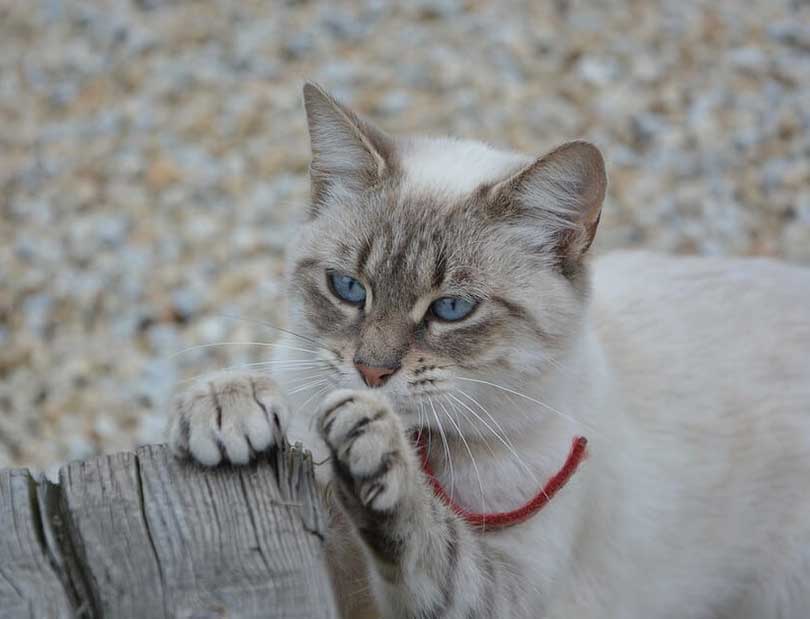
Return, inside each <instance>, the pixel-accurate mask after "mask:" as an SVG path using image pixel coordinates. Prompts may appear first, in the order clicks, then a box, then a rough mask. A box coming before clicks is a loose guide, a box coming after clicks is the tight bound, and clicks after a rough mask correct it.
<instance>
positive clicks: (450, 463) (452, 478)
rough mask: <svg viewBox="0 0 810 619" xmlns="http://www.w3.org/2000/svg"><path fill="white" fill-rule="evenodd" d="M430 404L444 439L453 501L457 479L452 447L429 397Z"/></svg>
mask: <svg viewBox="0 0 810 619" xmlns="http://www.w3.org/2000/svg"><path fill="white" fill-rule="evenodd" d="M428 403H429V404H430V408H431V409H432V410H433V418H434V419H435V420H436V426H437V427H438V429H439V435H440V436H441V438H442V444H443V445H444V456H445V458H446V459H447V465H448V467H449V468H450V499H451V500H452V499H453V491H454V489H455V483H456V477H455V473H454V472H453V458H452V457H451V456H450V446H449V445H448V443H447V436H446V435H445V433H444V428H443V427H442V422H441V421H440V420H439V415H438V413H437V412H436V407H435V406H434V405H433V398H431V397H428Z"/></svg>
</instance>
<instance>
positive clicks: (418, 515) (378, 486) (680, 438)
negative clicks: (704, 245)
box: [172, 87, 810, 619]
mask: <svg viewBox="0 0 810 619" xmlns="http://www.w3.org/2000/svg"><path fill="white" fill-rule="evenodd" d="M307 107H308V113H309V116H310V131H311V133H312V137H313V151H314V161H313V195H314V204H315V208H314V215H313V217H312V219H311V221H310V222H309V223H308V224H307V225H306V226H305V227H304V229H303V230H302V234H301V236H300V238H299V239H298V240H297V241H296V242H295V243H294V244H293V245H292V248H291V254H290V271H289V278H290V283H291V297H292V299H293V301H292V303H291V307H292V310H293V311H292V312H291V325H290V327H291V329H292V330H293V331H295V332H296V333H297V334H299V335H295V336H293V335H288V336H286V337H285V338H283V341H282V346H284V347H283V348H279V349H278V353H277V355H276V362H277V363H278V365H277V367H278V370H279V371H277V372H276V380H275V382H276V383H278V384H279V387H276V386H275V385H274V384H273V383H272V382H270V381H268V380H267V379H266V378H264V377H255V376H254V377H247V378H245V377H236V378H234V377H230V376H220V377H217V378H215V379H214V380H212V381H206V382H204V383H202V385H201V386H198V387H196V388H192V390H190V392H188V393H187V394H185V395H182V396H181V397H180V398H179V400H178V414H177V415H176V416H175V423H174V425H173V428H174V429H173V435H172V442H173V444H174V445H175V447H176V448H178V450H179V451H181V452H184V453H186V452H190V453H191V454H192V455H193V456H194V457H195V458H197V459H198V460H200V461H203V462H206V463H210V464H214V463H216V462H217V461H219V460H220V459H221V457H222V456H227V457H228V458H230V459H231V460H234V461H244V460H246V459H247V458H248V457H249V455H250V452H249V448H250V447H254V448H261V447H263V446H264V445H266V444H268V443H270V442H271V441H273V440H279V436H280V435H281V430H282V427H283V430H284V431H286V434H287V436H288V437H289V438H291V439H292V440H296V439H297V440H303V441H304V442H305V444H306V445H307V446H308V447H310V448H311V449H312V450H313V451H314V452H315V459H316V460H320V459H321V458H323V457H331V462H330V463H329V464H328V465H324V466H321V467H319V469H318V474H319V476H320V477H321V478H322V479H323V481H324V482H327V481H328V480H330V479H334V482H335V484H334V487H335V488H336V493H335V495H336V498H337V502H338V503H339V504H340V506H341V509H340V510H338V511H337V512H336V514H335V529H334V531H333V534H332V535H331V537H330V540H329V541H330V543H329V546H330V549H331V551H332V554H333V558H334V559H335V564H336V565H337V566H339V568H338V571H342V572H343V574H342V575H341V577H339V578H338V589H339V597H340V598H341V599H342V602H343V603H344V604H345V605H347V606H348V607H349V608H350V609H351V610H347V611H346V616H350V617H358V616H360V615H361V613H362V612H365V611H362V610H361V609H362V608H364V607H366V606H368V602H369V600H364V597H367V596H366V595H365V594H364V593H363V592H364V591H365V587H364V584H363V582H364V580H365V578H366V574H368V577H369V580H370V584H371V590H372V591H373V592H374V593H375V597H376V605H377V606H378V607H379V608H380V609H382V612H383V614H384V615H385V616H393V617H414V618H415V617H448V618H454V617H459V618H462V617H482V618H483V617H498V618H501V617H503V618H507V617H520V618H527V619H528V618H537V617H541V618H547V619H570V618H572V617H576V618H577V619H589V618H594V619H595V618H597V617H598V618H617V619H636V618H639V619H640V618H642V617H643V618H647V617H661V618H669V617H672V618H676V617H677V618H678V619H688V618H693V619H709V618H717V619H725V618H729V619H731V618H732V617H733V618H735V619H736V618H739V619H755V618H756V619H760V618H766V617H767V618H770V617H781V618H785V619H802V618H804V617H807V616H808V613H810V492H807V488H808V486H810V482H808V479H810V476H809V475H808V474H810V362H808V357H810V273H809V272H808V271H806V270H802V269H799V268H795V267H788V266H785V265H781V264H778V263H775V262H770V261H763V260H721V259H698V258H680V259H678V258H666V257H660V256H655V255H652V254H647V253H640V252H636V253H620V254H614V255H612V256H607V257H604V258H601V259H599V260H597V261H595V263H594V264H593V266H592V269H591V277H590V279H591V280H592V286H590V287H589V284H588V279H589V277H588V273H587V271H586V270H585V268H584V267H583V266H582V255H583V254H584V252H585V251H586V250H587V247H588V246H589V245H590V241H591V239H592V237H593V232H594V231H595V228H596V223H597V222H598V216H599V205H601V200H602V195H603V193H604V174H603V172H602V171H601V159H599V158H598V153H597V154H595V153H594V151H592V150H590V149H591V148H592V147H587V145H580V144H579V143H574V144H572V145H569V146H566V147H563V148H562V149H559V150H558V151H555V152H554V153H552V154H551V155H548V156H546V157H544V158H542V159H540V160H538V161H536V162H533V161H532V160H530V159H527V158H524V157H522V156H520V155H513V154H508V153H499V152H497V151H491V150H489V149H487V148H485V147H483V146H480V145H477V144H475V143H464V142H441V141H439V142H430V141H411V142H407V143H395V142H392V141H389V138H387V136H385V135H384V134H380V133H378V132H377V130H375V129H373V128H372V127H370V126H368V125H366V124H364V123H362V121H359V120H358V119H356V118H355V117H354V116H352V115H351V113H350V112H348V110H345V108H342V107H340V106H338V105H337V104H336V103H335V102H334V101H331V100H330V99H329V98H328V97H326V96H325V95H324V94H323V93H322V92H321V91H318V90H317V89H314V88H312V87H310V90H309V91H308V92H307ZM386 175H390V176H391V177H395V178H396V180H395V181H391V182H390V183H389V182H388V181H386V179H387V178H388V176H386ZM380 179H382V181H381V182H378V181H380ZM503 179H507V180H503ZM482 186H483V187H484V189H483V190H482V189H480V188H481V187H482ZM324 272H326V273H327V275H326V276H325V277H324V275H323V273H324ZM333 272H338V273H341V274H342V273H349V274H350V275H351V277H350V278H349V279H352V278H357V279H353V280H352V281H354V282H355V284H357V285H359V282H360V281H362V282H363V285H364V286H365V287H364V288H363V295H362V296H363V298H362V299H361V300H360V301H359V302H355V299H354V297H352V296H351V295H354V294H356V293H357V291H358V289H357V288H356V287H354V286H355V284H351V282H349V280H339V281H338V280H329V278H330V277H331V276H330V275H329V273H333ZM330 281H331V283H330ZM347 282H349V283H348V284H347ZM344 285H348V288H345V290H344V289H343V288H340V290H335V286H341V287H342V286H344ZM330 286H331V290H330ZM387 286H390V288H389V287H387ZM366 288H367V289H368V290H366ZM448 290H449V291H450V292H449V293H448ZM431 291H433V292H431ZM470 291H472V292H470ZM344 293H345V295H344ZM467 293H469V294H470V296H471V297H472V298H474V299H475V307H474V309H473V310H470V311H469V314H468V315H464V316H462V317H461V318H460V319H456V318H455V315H453V316H454V318H453V319H452V320H450V321H440V320H437V319H436V318H435V317H434V316H432V315H431V314H430V312H433V311H434V310H433V309H432V308H433V307H434V305H433V303H435V302H436V301H435V299H436V298H445V297H442V296H441V295H445V294H453V295H456V296H454V297H451V298H456V299H461V298H462V297H463V295H465V294H467ZM335 295H344V300H346V299H350V300H351V302H349V303H343V304H342V305H341V303H342V302H341V303H336V302H335V299H334V296H335ZM465 298H466V297H465ZM358 303H359V304H360V309H358V307H356V306H357V305H358ZM353 305H354V306H353ZM459 307H463V304H460V305H459ZM429 308H431V309H429ZM446 309H447V308H440V307H436V309H435V311H437V312H439V311H441V312H444V311H445V310H446ZM456 310H457V308H456V306H455V305H453V311H456ZM423 315H424V316H426V317H427V316H431V317H430V318H424V319H423V318H422V316H423ZM301 335H303V338H302V337H300V336H301ZM304 338H306V339H304ZM352 360H354V363H355V365H356V368H357V369H355V368H353V367H352V366H351V364H352ZM364 380H365V382H366V383H369V384H371V385H374V386H375V387H378V388H377V389H371V390H367V389H365V387H364V384H363V381H364ZM240 381H241V382H240ZM319 381H322V382H319ZM336 388H342V389H343V390H341V391H337V392H332V393H330V392H331V391H332V390H333V389H336ZM347 388H348V389H350V390H351V391H346V390H345V389H347ZM283 394H286V398H287V399H286V400H285V395H283ZM378 394H383V397H381V396H380V395H378ZM321 400H324V401H323V402H321ZM440 422H441V425H442V428H441V430H440V428H439V425H440ZM416 427H423V429H424V431H425V432H429V434H430V436H431V443H430V447H431V461H432V463H433V469H434V470H435V471H436V474H437V477H438V478H439V480H440V481H441V482H442V484H443V486H444V487H445V488H446V489H449V490H450V491H451V492H452V493H453V495H454V499H455V500H456V502H457V503H459V504H461V505H463V506H464V507H466V508H468V509H470V510H474V511H484V512H494V511H504V510H509V509H513V508H516V507H519V506H520V505H522V504H523V503H525V502H526V500H527V499H528V498H529V497H531V496H533V495H534V494H535V493H536V492H537V490H538V488H539V487H540V486H541V485H542V484H543V483H544V481H545V480H547V479H548V478H550V477H551V476H552V475H554V473H555V472H556V471H558V470H559V468H560V466H561V465H562V463H563V461H564V460H565V458H566V455H567V454H568V451H569V449H570V447H571V442H572V439H573V438H574V437H575V436H580V435H581V436H585V437H587V439H588V441H589V446H588V457H587V459H586V461H585V462H584V463H583V464H582V465H581V466H580V468H579V469H578V471H577V472H576V474H575V475H574V476H573V477H572V478H571V480H570V481H569V483H568V484H567V485H566V486H565V487H564V488H563V489H562V490H561V491H560V493H559V494H558V495H557V496H555V497H554V498H553V500H551V502H550V503H549V504H548V505H546V506H545V507H544V508H543V509H542V510H541V511H540V512H538V513H537V514H535V515H534V516H532V517H531V518H530V519H528V520H527V521H525V522H522V523H520V524H516V525H515V526H512V527H509V528H506V529H504V530H501V531H486V532H483V533H482V532H480V531H476V530H473V529H472V528H471V527H469V526H468V525H467V524H466V523H464V522H463V521H462V520H461V519H460V518H458V517H457V516H456V515H455V514H453V513H452V512H451V511H450V509H449V508H448V507H447V506H445V505H444V503H442V502H441V501H439V500H438V499H437V498H436V497H435V496H434V494H433V491H432V490H431V489H430V487H429V486H428V484H427V483H426V480H425V478H424V476H423V475H422V474H421V472H420V470H419V465H418V459H417V457H416V454H415V453H414V449H413V446H412V444H411V443H410V442H409V435H410V429H411V428H416ZM462 435H463V437H464V439H463V440H462V439H460V436H462ZM245 436H246V437H247V438H248V439H249V440H248V441H247V442H246V441H245V438H244V437H245ZM445 444H447V445H448V448H449V452H450V455H451V460H452V463H453V467H452V473H451V468H450V466H449V465H448V462H447V459H446V456H445V453H446V452H445V447H444V445H445ZM471 456H473V457H471ZM344 553H349V555H350V556H352V557H353V559H352V560H351V561H350V560H348V559H346V558H345V557H343V556H342V555H343V554H344ZM358 558H362V559H365V561H363V562H360V561H358ZM361 563H367V565H368V570H366V569H365V568H362V567H360V565H361ZM347 565H354V567H355V570H353V571H352V572H351V574H349V575H348V578H347V575H346V573H345V572H346V569H345V568H346V566H347Z"/></svg>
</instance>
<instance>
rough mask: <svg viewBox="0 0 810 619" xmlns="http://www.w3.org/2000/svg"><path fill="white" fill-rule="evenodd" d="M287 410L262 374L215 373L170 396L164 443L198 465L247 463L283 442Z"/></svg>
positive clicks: (273, 385)
mask: <svg viewBox="0 0 810 619" xmlns="http://www.w3.org/2000/svg"><path fill="white" fill-rule="evenodd" d="M287 418H288V408H287V405H286V403H285V401H284V400H283V398H282V397H281V395H280V392H279V389H278V387H277V386H276V384H275V383H274V382H273V381H272V379H270V378H269V377H268V376H266V375H262V374H232V373H230V374H229V373H215V374H211V375H209V376H206V377H204V378H202V379H200V380H198V381H196V382H195V383H194V384H193V385H192V386H191V387H190V388H189V389H187V390H186V391H183V392H180V393H178V395H177V396H176V397H175V399H174V404H173V410H172V418H171V423H170V425H169V446H170V447H171V448H172V451H173V452H174V453H175V455H177V456H178V457H190V458H192V459H193V460H196V461H197V462H199V463H200V464H204V465H206V466H215V465H217V464H219V463H220V462H231V463H233V464H246V463H247V462H249V461H250V460H251V459H252V458H253V457H254V456H255V455H256V454H257V453H258V452H261V451H263V450H265V449H267V448H268V447H269V446H270V445H272V444H278V442H279V441H281V440H283V436H284V429H285V428H286V421H287Z"/></svg>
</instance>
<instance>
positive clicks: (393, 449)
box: [319, 389, 417, 512]
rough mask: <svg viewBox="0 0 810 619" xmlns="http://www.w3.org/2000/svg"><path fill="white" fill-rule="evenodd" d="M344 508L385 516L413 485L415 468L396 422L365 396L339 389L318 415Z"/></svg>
mask: <svg viewBox="0 0 810 619" xmlns="http://www.w3.org/2000/svg"><path fill="white" fill-rule="evenodd" d="M319 430H320V433H321V437H322V438H323V440H324V442H325V443H326V444H327V446H328V447H329V450H330V451H331V453H332V458H333V465H334V469H335V473H336V478H337V482H338V484H339V485H340V490H341V491H342V493H341V494H342V496H343V498H344V504H345V503H346V502H347V501H348V502H349V503H350V505H347V507H350V508H352V507H360V508H361V509H367V510H371V511H373V512H390V511H392V510H394V509H396V507H397V506H398V505H399V503H400V502H401V500H402V498H403V496H405V495H406V494H407V492H408V490H409V488H410V487H411V484H414V483H417V482H416V479H417V475H416V470H417V467H416V463H415V460H414V455H413V449H412V448H411V446H410V444H409V442H408V440H407V438H406V436H405V431H404V428H403V426H402V422H401V421H400V419H399V417H398V416H397V415H396V414H395V413H394V411H393V410H392V409H391V406H390V404H388V402H387V401H386V400H384V399H383V398H382V397H380V396H378V395H376V394H374V393H372V392H370V391H355V390H350V389H341V390H338V391H335V392H333V393H331V394H330V395H329V396H327V398H326V399H325V400H324V401H323V403H322V404H321V408H320V411H319Z"/></svg>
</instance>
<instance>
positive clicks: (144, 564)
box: [0, 446, 337, 619]
mask: <svg viewBox="0 0 810 619" xmlns="http://www.w3.org/2000/svg"><path fill="white" fill-rule="evenodd" d="M59 477H60V482H59V484H52V483H50V482H48V481H47V480H45V479H38V480H35V479H33V478H32V477H31V475H30V474H29V472H28V471H26V470H6V471H0V619H12V618H14V619H16V618H18V617H19V618H23V617H25V618H40V617H49V618H50V617H56V618H62V617H65V618H67V617H81V618H84V617H112V618H115V619H118V618H122V619H123V618H127V617H132V618H141V617H149V618H150V619H151V618H156V619H157V618H161V617H167V618H168V617H177V618H188V619H192V618H194V619H208V618H211V619H213V618H215V617H217V618H218V617H246V618H247V617H257V618H258V617H263V618H267V617H279V618H281V617H284V618H287V617H289V618H302V619H303V618H307V619H310V618H311V619H316V618H321V617H324V618H332V617H336V616H337V611H336V610H335V606H334V599H333V594H332V590H331V585H330V580H329V576H328V572H327V570H326V564H325V557H324V548H323V530H324V522H323V515H322V512H321V504H320V502H319V498H318V494H317V491H316V489H315V482H314V477H313V473H312V462H311V459H310V458H309V455H308V454H305V453H304V452H303V451H302V450H300V449H298V448H292V447H287V446H285V447H283V448H281V449H278V450H276V451H274V452H273V453H272V454H270V455H268V456H265V457H263V458H262V459H260V461H259V462H257V463H256V464H253V465H251V466H247V467H238V468H231V467H222V468H218V469H213V470H211V469H208V470H205V469H201V468H199V467H196V466H194V465H192V464H187V463H181V462H177V461H176V460H175V459H174V458H173V457H172V456H171V454H170V453H169V452H168V450H167V449H166V448H165V447H163V446H150V447H144V448H141V449H139V450H138V451H137V452H135V453H122V454H115V455H111V456H101V457H98V458H94V459H91V460H87V461H85V462H74V463H71V464H68V465H66V466H65V467H63V468H62V469H61V471H60V475H59Z"/></svg>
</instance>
